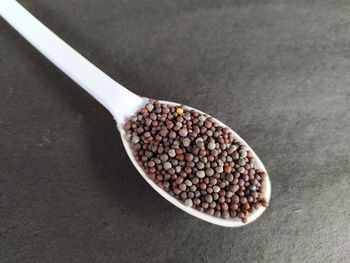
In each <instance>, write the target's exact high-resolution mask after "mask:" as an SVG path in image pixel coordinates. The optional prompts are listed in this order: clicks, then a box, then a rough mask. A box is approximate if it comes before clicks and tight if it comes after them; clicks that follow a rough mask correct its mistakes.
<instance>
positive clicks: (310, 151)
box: [0, 0, 350, 262]
mask: <svg viewBox="0 0 350 263" xmlns="http://www.w3.org/2000/svg"><path fill="white" fill-rule="evenodd" d="M20 2H21V3H22V4H24V6H25V7H26V8H28V9H29V10H30V11H31V12H32V13H33V14H35V15H36V16H37V17H38V18H39V19H41V20H42V21H43V22H44V23H45V24H47V26H48V27H49V28H51V29H52V30H53V31H54V32H56V33H57V34H59V35H60V36H61V37H62V38H63V39H64V40H66V41H67V42H68V43H69V44H71V45H72V46H73V47H74V48H76V49H77V50H78V51H79V52H81V53H82V54H83V55H84V56H86V57H87V58H88V59H90V60H91V61H92V62H93V63H95V64H96V65H97V66H98V67H100V68H101V69H102V70H104V71H105V72H106V73H108V74H109V75H110V76H112V77H113V78H114V79H116V80H117V81H119V82H120V83H122V84H123V85H125V86H126V87H128V88H129V89H130V90H132V91H134V92H135V93H138V94H140V95H144V96H148V97H153V98H161V99H166V100H171V101H177V102H181V103H184V104H188V105H192V106H194V107H196V108H199V109H201V110H203V111H206V112H208V113H210V114H212V115H214V116H215V117H217V118H219V119H220V120H222V121H224V122H225V123H226V124H228V125H229V126H231V127H232V128H233V129H234V130H235V131H236V132H238V133H239V134H240V135H241V136H242V137H243V138H245V139H246V140H247V142H248V143H249V144H250V145H251V146H252V147H253V148H254V149H255V150H256V152H257V153H258V154H259V156H260V157H261V159H262V160H263V162H264V163H265V165H266V167H267V168H268V171H269V173H270V177H271V180H272V193H273V195H272V200H271V207H270V208H269V209H268V210H267V211H266V212H265V214H264V215H263V216H262V217H261V218H260V219H259V220H257V221H256V222H254V223H253V224H250V225H248V226H246V227H243V228H239V229H228V228H222V227H218V226H214V225H210V224H208V223H206V222H202V221H200V220H198V219H196V218H192V217H191V216H189V215H187V214H185V213H183V212H182V211H180V210H178V209H177V208H175V207H174V206H172V205H171V204H169V203H167V202H166V201H165V200H163V198H162V197H160V196H159V195H158V194H157V193H155V192H154V191H153V190H152V189H151V188H150V187H149V186H148V185H147V184H146V182H145V181H144V180H143V179H142V177H141V176H140V175H139V174H138V173H137V171H136V169H135V168H134V167H133V166H132V164H131V163H130V161H129V160H128V157H127V155H126V153H125V152H124V150H123V147H122V144H121V140H120V138H119V134H118V131H117V130H116V127H115V122H114V121H113V118H112V116H111V115H110V114H109V113H108V112H107V111H106V110H105V109H104V108H103V107H102V106H101V105H99V104H98V103H97V102H96V101H95V100H94V99H93V98H91V97H90V96H89V95H87V94H86V93H85V92H84V91H83V90H81V89H80V88H79V87H78V86H77V85H76V84H74V83H73V82H72V81H71V80H70V79H68V78H67V77H66V76H64V75H63V74H62V73H61V72H60V71H59V70H58V69H56V68H55V67H54V66H53V65H51V63H49V62H48V61H47V60H46V59H45V58H44V57H42V56H41V55H40V54H39V53H38V52H37V51H36V50H34V49H33V48H32V47H31V46H30V45H29V44H28V43H27V42H25V41H24V40H23V39H22V38H21V37H20V36H19V35H18V34H17V33H16V32H15V31H14V30H12V29H11V28H10V27H9V26H8V24H6V23H5V22H4V21H3V20H2V19H1V20H0V28H1V33H0V68H1V70H0V80H1V82H0V107H1V108H0V150H1V152H0V219H1V223H0V261H1V262H349V258H350V251H349V247H350V240H349V239H350V238H349V235H350V212H349V207H350V178H349V171H350V162H349V159H350V149H349V148H350V147H349V146H350V87H349V86H350V74H349V72H350V16H349V13H350V3H349V1H338V0H337V1H329V0H324V1H261V0H255V1H211V0H208V1H171V0H166V1H164V0H152V1H145V0H140V1H131V0H124V1H116V0H101V1H92V0H90V1H89V0H84V1H82V0H74V1H72V0H61V1H44V0H35V1H34V0H33V1H24V0H22V1H20Z"/></svg>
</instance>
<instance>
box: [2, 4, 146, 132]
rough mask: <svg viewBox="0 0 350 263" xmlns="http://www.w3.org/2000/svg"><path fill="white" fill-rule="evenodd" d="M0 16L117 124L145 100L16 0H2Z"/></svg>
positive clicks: (120, 123)
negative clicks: (90, 96) (101, 107)
mask: <svg viewBox="0 0 350 263" xmlns="http://www.w3.org/2000/svg"><path fill="white" fill-rule="evenodd" d="M0 15H1V16H2V17H3V18H4V19H5V20H6V21H7V22H8V23H9V24H10V25H11V26H12V27H13V28H15V29H16V30H17V31H18V32H19V33H20V34H21V35H22V36H23V37H24V38H25V39H27V40H28V41H29V42H30V43H31V44H32V45H33V46H34V47H35V48H37V49H38V50H39V51H40V52H41V53H42V54H43V55H44V56H45V57H47V58H48V59H49V60H50V61H51V62H52V63H53V64H55V65H56V66H57V67H58V68H59V69H61V70H62V71H63V72H64V73H65V74H67V75H68V76H69V77H70V78H71V79H72V80H74V81H75V82H76V83H77V84H78V85H80V86H81V87H82V88H83V89H85V90H86V91H87V92H88V93H89V94H90V95H92V96H93V97H94V98H95V99H96V100H97V101H99V102H100V103H101V104H102V105H103V106H105V107H106V108H107V109H108V110H109V111H110V112H111V113H112V115H113V116H114V117H115V119H116V121H117V122H118V124H119V126H120V125H122V124H123V123H124V122H125V120H126V119H127V118H129V117H130V115H131V114H133V113H134V112H135V111H136V110H137V109H138V108H139V107H140V106H141V105H142V104H143V103H144V99H143V98H141V97H139V96H138V95H136V94H134V93H132V92H131V91H129V90H127V89H126V88H124V87H123V86H121V85H120V84H119V83H117V82H116V81H114V80H113V79H111V78H110V77H109V76H107V75H106V74H105V73H104V72H102V71H101V70H100V69H98V68H97V67H96V66H95V65H93V64H92V63H91V62H89V61H88V60H87V59H86V58H84V57H83V56H82V55H80V54H79V53H78V52H77V51H75V50H74V49H73V48H71V47H70V46H69V45H68V44H67V43H65V42H64V41H63V40H62V39H60V38H59V37H58V36H57V35H55V34H54V33H53V32H52V31H50V30H49V29H48V28H47V27H46V26H45V25H43V24H42V23H41V22H40V21H39V20H37V19H36V18H35V17H34V16H33V15H31V14H30V13H29V12H28V11H27V10H26V9H25V8H23V7H22V6H21V5H20V4H19V3H17V2H16V1H15V0H1V1H0Z"/></svg>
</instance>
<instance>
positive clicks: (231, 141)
mask: <svg viewBox="0 0 350 263" xmlns="http://www.w3.org/2000/svg"><path fill="white" fill-rule="evenodd" d="M125 130H126V133H127V135H126V136H127V140H128V141H129V142H130V144H131V147H132V149H133V152H134V156H135V159H136V160H137V161H138V163H139V165H140V166H141V167H142V168H143V169H144V171H145V172H146V174H147V175H148V177H149V178H150V179H151V180H153V181H154V182H155V183H156V184H157V185H158V186H159V187H161V188H162V189H164V190H165V191H167V192H168V193H169V194H170V195H172V196H174V197H175V198H177V199H178V200H180V201H181V202H183V203H184V204H185V205H186V206H190V207H193V208H195V209H198V210H199V211H201V212H205V213H208V214H210V215H212V216H215V217H221V218H225V219H229V218H235V217H238V218H240V219H241V220H242V221H243V222H247V216H248V214H249V213H251V212H252V211H253V210H254V209H257V208H259V207H260V206H261V205H263V206H265V207H267V206H268V202H267V201H266V199H265V198H264V196H263V193H262V190H263V187H262V185H263V183H264V178H265V177H266V173H265V172H261V171H259V170H258V169H256V168H255V167H254V164H253V162H252V159H253V156H252V153H251V152H250V151H248V150H247V149H246V147H245V146H244V145H242V144H241V143H240V142H238V141H237V140H235V136H234V135H233V134H232V132H230V131H229V129H228V128H224V127H222V126H220V125H219V124H218V123H216V122H215V121H214V120H213V118H211V117H209V116H207V115H205V114H201V113H199V112H197V111H194V110H191V111H189V110H186V109H185V108H184V107H182V106H178V107H174V106H169V105H165V104H161V103H159V102H158V101H155V100H150V101H149V103H148V104H147V105H146V107H145V108H143V109H141V110H140V111H139V112H138V113H136V115H134V116H133V117H132V118H131V119H130V120H129V121H128V122H127V123H126V125H125Z"/></svg>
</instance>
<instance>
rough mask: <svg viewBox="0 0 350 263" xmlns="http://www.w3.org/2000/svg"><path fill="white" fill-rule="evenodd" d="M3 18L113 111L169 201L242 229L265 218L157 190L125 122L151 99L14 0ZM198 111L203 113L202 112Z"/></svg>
mask: <svg viewBox="0 0 350 263" xmlns="http://www.w3.org/2000/svg"><path fill="white" fill-rule="evenodd" d="M0 15H1V16H2V17H3V18H4V19H5V20H6V21H7V22H8V23H9V24H10V25H11V26H12V27H13V28H14V29H16V30H17V31H18V32H19V33H20V34H21V35H22V36H23V37H24V38H25V39H27V40H28V41H29V42H30V43H31V44H32V45H33V46H34V47H35V48H37V49H38V50H39V51H40V52H41V53H42V54H43V55H44V56H45V57H46V58H48V59H49V60H50V61H51V62H52V63H53V64H55V65H56V66H57V67H58V68H59V69H61V70H62V71H63V72H64V73H65V74H66V75H68V76H69V77H70V78H71V79H72V80H74V81H75V82H76V83H77V84H78V85H79V86H80V87H81V88H83V89H84V90H86V91H87V92H88V93H89V94H90V95H91V96H93V97H94V98H95V99H96V100H97V101H98V102H100V103H101V104H102V105H103V106H105V107H106V108H107V110H109V111H110V113H111V114H112V115H113V117H114V118H115V120H116V121H117V127H118V129H119V132H120V135H121V137H122V141H123V145H124V147H125V150H126V152H127V153H128V155H129V157H130V160H131V161H132V163H133V164H134V165H135V167H136V169H137V170H138V171H139V173H140V174H141V175H142V176H143V178H144V179H145V180H146V181H147V182H148V184H149V185H150V186H151V187H153V189H154V190H156V191H157V192H158V193H159V194H160V195H162V196H163V197H164V198H165V199H166V200H168V201H169V202H170V203H172V204H173V205H175V206H177V207H178V208H180V209H182V210H183V211H185V212H187V213H189V214H190V215H192V216H195V217H197V218H199V219H202V220H205V221H207V222H210V223H213V224H216V225H220V226H225V227H239V226H243V225H246V224H247V223H251V222H253V221H254V220H256V219H257V218H258V217H259V216H261V215H262V213H263V212H264V211H265V207H263V206H261V207H260V208H258V209H256V210H254V212H252V213H250V214H249V215H248V218H247V219H248V221H247V223H243V222H241V220H239V219H236V218H234V219H222V218H217V217H214V216H211V215H208V214H205V213H203V212H200V211H198V210H196V209H194V208H191V207H187V206H185V205H184V204H182V203H181V202H180V201H178V200H177V199H175V198H174V197H172V196H171V195H170V194H168V193H167V192H165V191H164V190H162V189H161V188H160V187H158V186H157V185H156V184H155V183H154V182H153V181H152V180H151V179H149V178H148V176H147V175H146V173H145V172H144V171H143V169H142V168H141V167H140V166H139V164H138V163H137V161H136V160H135V158H134V155H133V153H132V150H131V148H130V145H129V143H128V142H127V140H126V136H125V130H124V128H123V127H124V124H125V122H126V121H127V120H128V119H129V118H130V117H131V116H132V115H133V114H135V113H136V112H137V111H138V110H139V109H140V108H141V107H143V106H145V105H146V103H147V102H148V99H147V98H142V97H140V96H138V95H136V94H134V93H132V92H131V91H129V90H128V89H126V88H124V87H123V86H121V85H120V84H119V83H117V82H116V81H114V80H113V79H112V78H110V77H109V76H108V75H106V74H105V73H104V72H102V71H101V70H100V69H98V68H97V67H96V66H95V65H94V64H92V63H91V62H89V61H88V60H87V59H86V58H84V57H83V56H82V55H80V54H79V53H78V52H77V51H75V50H74V49H73V48H71V47H70V46H69V45H68V44H67V43H65V42H64V41H63V40H62V39H60V38H59V37H58V36H57V35H55V34H54V33H53V32H52V31H51V30H49V29H48V28H47V27H46V26H45V25H43V24H42V23H41V22H40V21H39V20H37V19H36V18H35V17H34V16H33V15H32V14H30V13H29V12H28V11H27V10H26V9H25V8H23V7H22V6H21V5H20V4H18V3H17V2H16V1H15V0H1V1H0ZM160 102H161V103H164V104H168V105H170V106H179V105H180V104H178V103H174V102H168V101H160ZM185 108H187V109H188V110H192V109H193V108H191V107H189V106H185ZM193 110H194V109H193ZM196 111H198V112H200V113H202V114H204V113H203V112H201V111H199V110H196ZM214 119H215V118H214ZM215 121H216V122H217V123H218V124H220V125H221V126H223V127H227V128H228V129H229V130H230V131H231V132H232V133H233V134H234V135H235V138H236V139H237V140H238V141H240V142H241V143H242V144H244V145H245V146H246V147H247V148H248V150H249V151H251V153H252V154H253V160H254V162H255V163H254V165H255V167H257V168H258V169H259V170H261V171H264V172H266V169H265V166H264V164H263V163H262V162H261V161H260V159H259V157H258V156H257V155H256V154H255V152H254V151H253V149H252V148H251V147H249V145H248V144H247V143H246V142H245V141H244V140H243V139H242V138H241V137H240V136H239V135H238V134H237V133H235V132H234V131H233V130H232V129H230V128H229V127H228V126H227V125H225V124H223V123H222V122H220V121H218V120H216V119H215ZM266 174H267V172H266ZM263 193H264V197H265V199H266V200H267V201H269V199H270V195H271V185H270V180H269V177H268V176H266V179H265V181H264V185H263Z"/></svg>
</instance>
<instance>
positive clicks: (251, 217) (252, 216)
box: [118, 98, 271, 227]
mask: <svg viewBox="0 0 350 263" xmlns="http://www.w3.org/2000/svg"><path fill="white" fill-rule="evenodd" d="M148 100H149V99H147V98H143V101H144V103H143V105H142V106H144V105H146V104H147V102H148ZM159 102H160V103H162V104H167V105H169V106H180V105H181V106H182V107H183V108H185V109H187V110H195V111H197V112H199V113H201V114H207V113H204V112H202V111H200V110H198V109H194V108H192V107H190V106H184V105H182V104H179V103H175V102H170V101H164V100H159ZM134 113H136V112H133V113H131V114H130V117H131V116H132V115H133V114H134ZM207 115H208V114H207ZM208 116H210V115H208ZM210 117H212V116H210ZM212 118H213V119H214V121H215V122H217V123H218V124H219V125H221V126H222V127H226V128H228V129H229V130H230V131H231V132H232V133H233V134H234V136H235V139H236V140H238V141H239V142H241V143H242V144H243V145H245V146H246V147H247V149H248V150H249V151H251V153H252V154H253V163H254V165H255V167H256V168H258V169H259V170H260V171H263V172H266V174H267V176H266V178H265V179H264V184H263V194H264V197H265V199H266V200H267V201H269V200H270V196H271V183H270V178H269V176H268V173H267V171H266V168H265V166H264V164H263V163H262V162H261V160H260V158H259V157H258V156H257V155H256V153H255V152H254V150H253V149H252V148H251V147H250V146H249V145H248V144H247V143H246V142H245V141H244V140H243V139H242V138H241V137H240V136H239V135H238V134H237V133H236V132H234V131H233V130H232V129H231V128H230V127H228V126H227V125H226V124H224V123H222V122H221V121H219V120H217V119H216V118H214V117H212ZM124 124H125V122H121V123H120V124H118V129H119V132H120V135H121V138H122V142H123V145H124V147H125V150H126V152H127V154H128V156H129V158H130V160H131V162H132V163H133V164H134V166H135V167H136V169H137V171H138V172H139V173H140V174H141V175H142V177H143V178H144V179H145V180H146V182H147V183H148V184H149V185H150V186H151V187H152V188H153V189H154V190H155V191H156V192H157V193H159V194H160V195H161V196H163V197H164V198H165V199H166V200H167V201H169V202H170V203H172V204H173V205H175V206H176V207H178V208H180V209H181V210H183V211H185V212H186V213H188V214H190V215H192V216H194V217H197V218H199V219H202V220H204V221H207V222H209V223H212V224H215V225H219V226H224V227H240V226H245V225H247V224H249V223H251V222H253V221H255V220H256V219H257V218H259V217H260V216H261V215H262V214H263V213H264V211H265V209H266V208H265V207H263V206H260V207H259V208H258V209H254V211H253V212H252V213H249V214H248V217H247V220H248V221H247V223H243V222H242V221H241V220H240V219H239V218H231V219H224V218H218V217H215V216H212V215H209V214H207V213H204V212H200V211H198V210H197V209H195V208H192V207H188V206H186V205H184V204H183V203H182V202H180V201H179V200H177V199H176V198H175V197H173V196H171V195H170V194H168V193H167V192H166V191H164V190H163V189H162V188H160V187H159V186H157V184H156V183H155V182H154V181H152V180H151V179H150V178H149V177H148V176H147V174H146V173H145V172H144V170H143V169H142V167H141V166H140V165H139V164H138V162H137V161H136V160H135V158H134V154H133V151H132V149H131V148H130V144H129V142H128V141H127V139H126V132H125V130H124V128H123V127H124Z"/></svg>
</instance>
